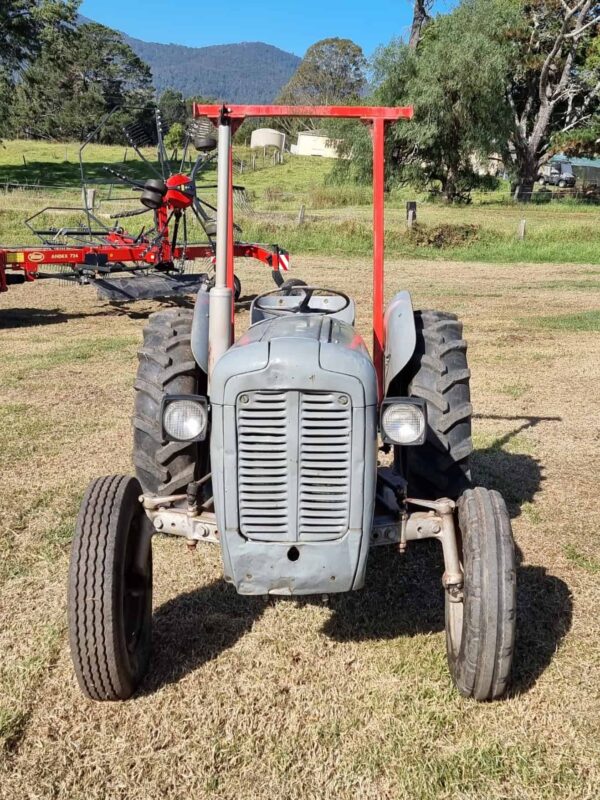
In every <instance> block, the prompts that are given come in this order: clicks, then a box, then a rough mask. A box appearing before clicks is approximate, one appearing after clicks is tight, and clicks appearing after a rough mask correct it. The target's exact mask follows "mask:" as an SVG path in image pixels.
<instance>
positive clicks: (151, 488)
mask: <svg viewBox="0 0 600 800" xmlns="http://www.w3.org/2000/svg"><path fill="white" fill-rule="evenodd" d="M192 321H193V311H192V310H190V309H187V308H170V309H167V310H166V311H159V312H158V313H156V314H152V316H151V317H150V319H149V322H148V325H147V326H146V328H145V329H144V344H143V346H142V348H141V350H140V351H139V353H138V358H139V366H138V372H137V379H136V382H135V390H136V397H135V411H134V417H133V463H134V464H135V472H136V475H137V478H138V480H139V482H140V483H141V485H142V489H143V490H144V492H145V493H147V494H154V495H171V494H179V493H180V492H185V491H186V488H187V486H188V484H189V483H191V482H192V481H194V480H196V478H197V477H202V476H203V475H205V474H206V472H208V468H209V467H208V447H209V443H208V441H206V442H200V443H198V442H192V443H190V442H169V441H167V440H166V439H164V438H163V431H162V421H161V419H160V409H161V403H162V399H163V397H164V396H165V395H166V394H184V395H185V394H206V375H204V373H203V372H202V371H201V370H200V368H199V367H198V365H197V364H196V361H195V359H194V355H193V353H192V345H191V338H192Z"/></svg>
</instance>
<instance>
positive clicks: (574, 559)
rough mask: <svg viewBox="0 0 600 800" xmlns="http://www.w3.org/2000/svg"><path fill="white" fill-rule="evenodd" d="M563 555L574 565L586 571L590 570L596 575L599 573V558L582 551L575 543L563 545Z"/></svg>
mask: <svg viewBox="0 0 600 800" xmlns="http://www.w3.org/2000/svg"><path fill="white" fill-rule="evenodd" d="M565 555H566V557H567V558H568V559H569V561H570V562H571V563H572V564H575V566H576V567H580V568H581V569H584V570H585V571H586V572H591V573H592V575H598V574H599V573H600V559H597V558H594V557H593V556H588V555H586V554H585V553H582V552H581V551H580V550H578V549H577V548H576V547H575V545H572V544H567V545H565Z"/></svg>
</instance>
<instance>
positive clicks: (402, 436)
mask: <svg viewBox="0 0 600 800" xmlns="http://www.w3.org/2000/svg"><path fill="white" fill-rule="evenodd" d="M426 432H427V420H426V417H425V405H424V403H423V401H422V400H419V399H417V398H412V397H406V398H390V399H387V400H384V402H383V405H382V408H381V433H382V436H383V440H384V441H385V442H388V443H389V444H402V445H414V444H423V442H424V441H425V435H426Z"/></svg>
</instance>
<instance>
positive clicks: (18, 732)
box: [0, 706, 29, 750]
mask: <svg viewBox="0 0 600 800" xmlns="http://www.w3.org/2000/svg"><path fill="white" fill-rule="evenodd" d="M28 716H29V715H28V714H27V712H25V711H23V710H22V709H16V708H10V707H6V706H0V746H1V747H2V749H4V750H11V749H12V748H13V747H14V746H15V745H16V744H17V743H18V741H19V740H20V738H21V736H22V735H23V732H24V730H25V726H26V724H27V719H28Z"/></svg>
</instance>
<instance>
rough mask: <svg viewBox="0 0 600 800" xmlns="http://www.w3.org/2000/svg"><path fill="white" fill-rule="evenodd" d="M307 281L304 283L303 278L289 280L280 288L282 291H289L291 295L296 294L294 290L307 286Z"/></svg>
mask: <svg viewBox="0 0 600 800" xmlns="http://www.w3.org/2000/svg"><path fill="white" fill-rule="evenodd" d="M306 285H307V284H306V281H303V280H302V279H301V278H288V279H287V281H284V282H283V283H282V284H281V286H280V287H279V288H280V289H281V290H282V291H283V290H284V289H289V294H295V292H293V291H292V289H295V288H296V287H298V286H306Z"/></svg>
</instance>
